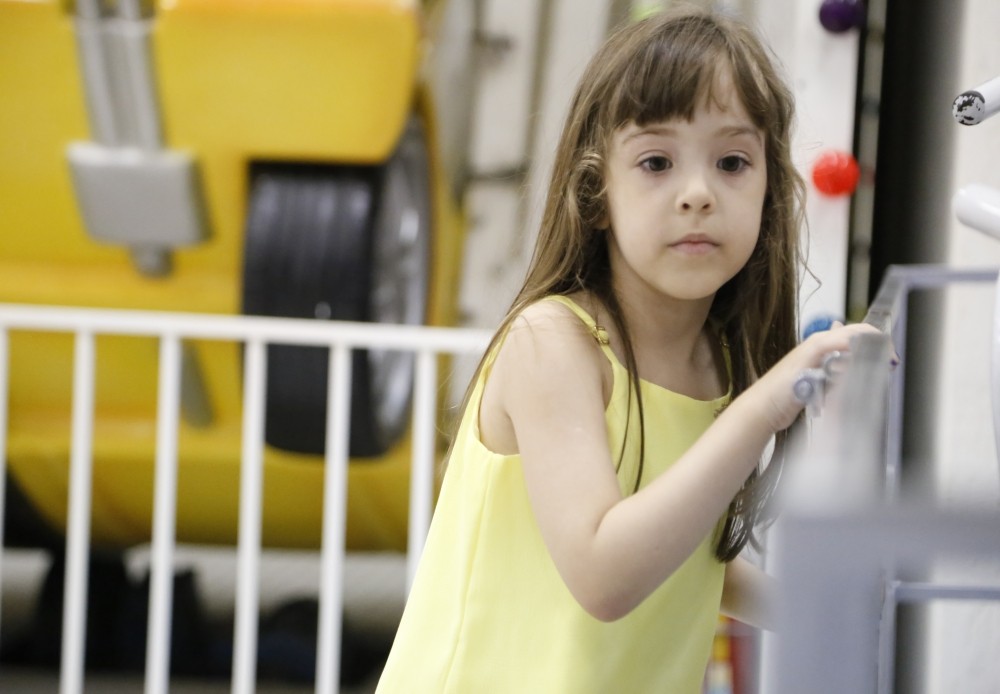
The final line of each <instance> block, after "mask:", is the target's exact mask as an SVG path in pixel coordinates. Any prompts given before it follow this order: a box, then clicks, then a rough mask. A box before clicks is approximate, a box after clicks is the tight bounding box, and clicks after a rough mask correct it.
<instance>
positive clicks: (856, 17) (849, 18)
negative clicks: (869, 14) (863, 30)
mask: <svg viewBox="0 0 1000 694" xmlns="http://www.w3.org/2000/svg"><path fill="white" fill-rule="evenodd" d="M819 21H820V24H822V25H823V28H824V29H826V30H827V31H830V32H833V33H834V34H842V33H843V32H845V31H849V30H851V29H854V28H857V27H860V26H862V25H864V23H865V3H864V2H863V0H823V4H822V5H820V8H819Z"/></svg>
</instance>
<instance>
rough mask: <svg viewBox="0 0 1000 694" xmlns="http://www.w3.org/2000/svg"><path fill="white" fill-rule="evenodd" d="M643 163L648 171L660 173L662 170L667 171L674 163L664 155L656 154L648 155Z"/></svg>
mask: <svg viewBox="0 0 1000 694" xmlns="http://www.w3.org/2000/svg"><path fill="white" fill-rule="evenodd" d="M641 165H642V167H643V168H644V169H646V170H647V171H651V172H653V173H660V172H661V171H666V170H667V169H669V168H670V167H671V166H672V164H671V162H670V160H669V159H667V158H666V157H663V156H659V155H654V156H652V157H647V158H645V159H643V160H642V162H641Z"/></svg>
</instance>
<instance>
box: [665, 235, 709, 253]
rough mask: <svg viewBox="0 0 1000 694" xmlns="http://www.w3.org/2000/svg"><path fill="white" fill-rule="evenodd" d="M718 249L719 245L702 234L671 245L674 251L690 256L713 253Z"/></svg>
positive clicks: (687, 237) (686, 237)
mask: <svg viewBox="0 0 1000 694" xmlns="http://www.w3.org/2000/svg"><path fill="white" fill-rule="evenodd" d="M718 247H719V244H717V243H715V242H714V241H712V239H710V238H709V237H707V236H702V235H700V234H698V235H692V236H685V237H684V238H682V239H681V240H680V241H678V242H677V243H672V244H670V248H672V249H673V250H675V251H678V252H680V253H685V254H688V255H703V254H705V253H710V252H712V251H713V250H715V249H716V248H718Z"/></svg>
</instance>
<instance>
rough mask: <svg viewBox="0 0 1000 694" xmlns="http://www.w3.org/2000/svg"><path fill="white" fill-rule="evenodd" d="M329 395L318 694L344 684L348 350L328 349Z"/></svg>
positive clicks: (342, 347) (349, 359) (348, 406)
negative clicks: (342, 660)
mask: <svg viewBox="0 0 1000 694" xmlns="http://www.w3.org/2000/svg"><path fill="white" fill-rule="evenodd" d="M327 393H328V395H327V409H326V461H325V465H326V467H325V469H324V475H323V479H324V482H323V547H322V550H321V556H320V587H319V594H320V603H319V607H320V613H319V634H318V637H317V646H316V691H317V692H319V693H329V694H333V693H334V692H336V691H337V690H338V687H339V685H340V651H341V636H342V634H341V630H342V624H343V614H344V609H343V608H344V586H343V584H344V552H345V550H344V546H345V537H344V535H345V531H346V527H347V464H348V455H349V451H350V435H351V410H350V393H351V350H350V348H349V347H347V346H346V345H336V346H334V347H332V348H331V349H330V369H329V381H328V384H327Z"/></svg>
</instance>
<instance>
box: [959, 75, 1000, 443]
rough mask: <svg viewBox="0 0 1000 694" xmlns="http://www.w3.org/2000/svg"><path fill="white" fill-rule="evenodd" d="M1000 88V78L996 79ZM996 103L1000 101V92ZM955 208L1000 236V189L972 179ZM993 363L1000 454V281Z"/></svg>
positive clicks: (995, 425) (995, 430)
mask: <svg viewBox="0 0 1000 694" xmlns="http://www.w3.org/2000/svg"><path fill="white" fill-rule="evenodd" d="M994 82H996V83H997V87H998V90H1000V78H997V79H996V80H994ZM994 103H1000V93H998V94H997V95H996V98H995V99H994ZM952 209H953V210H954V212H955V216H956V217H957V218H958V221H960V222H961V223H962V224H965V225H966V226H969V227H972V228H973V229H975V230H976V231H980V232H982V233H984V234H986V235H987V236H990V237H992V238H994V239H996V240H1000V190H997V189H996V188H991V187H989V186H985V185H983V184H981V183H970V184H969V185H967V186H964V187H963V188H960V189H959V191H958V192H957V193H955V195H954V197H952ZM991 356H992V363H991V366H990V372H991V373H990V380H991V385H992V389H991V390H990V398H991V400H992V404H993V440H994V445H995V446H996V450H997V453H998V454H1000V281H998V282H997V286H996V293H995V299H994V305H993V349H992V353H991Z"/></svg>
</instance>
